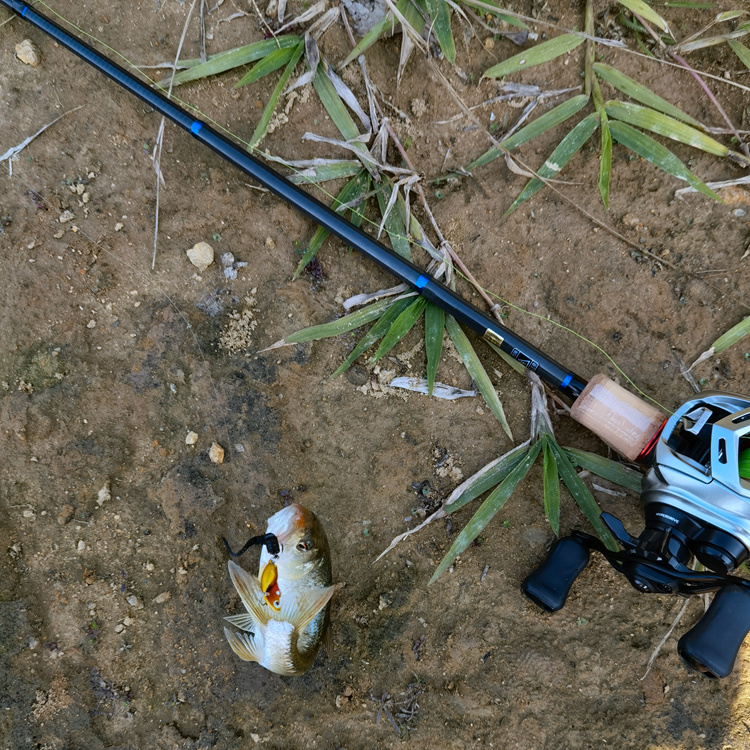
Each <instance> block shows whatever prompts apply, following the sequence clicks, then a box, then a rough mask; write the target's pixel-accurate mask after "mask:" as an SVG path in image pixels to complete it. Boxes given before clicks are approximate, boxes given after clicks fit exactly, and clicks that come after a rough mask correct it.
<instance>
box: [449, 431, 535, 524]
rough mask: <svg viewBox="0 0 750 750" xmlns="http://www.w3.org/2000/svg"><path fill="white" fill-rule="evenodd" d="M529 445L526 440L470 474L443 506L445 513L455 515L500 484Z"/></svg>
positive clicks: (521, 458)
mask: <svg viewBox="0 0 750 750" xmlns="http://www.w3.org/2000/svg"><path fill="white" fill-rule="evenodd" d="M530 445H531V441H530V440H526V441H524V442H523V443H521V445H517V446H516V447H515V448H512V449H511V450H509V451H508V452H507V453H505V454H503V455H502V456H499V457H498V458H496V459H495V460H494V461H490V463H488V464H487V465H486V466H483V467H482V468H481V469H480V470H479V471H477V472H475V473H474V474H472V475H471V476H470V477H469V478H468V479H467V480H465V481H464V482H463V483H462V484H460V485H459V486H458V487H456V489H455V490H453V492H451V494H450V497H449V498H448V499H447V500H446V501H445V505H444V506H443V510H444V511H445V513H446V514H448V513H455V512H456V511H457V510H458V509H459V508H463V507H464V505H466V504H467V503H470V502H471V501H472V500H474V499H475V498H477V497H479V496H480V495H481V494H483V493H485V492H487V490H489V489H492V487H495V486H496V485H498V484H500V482H502V481H503V480H504V479H505V477H507V476H508V474H510V472H511V471H513V469H515V468H516V466H517V465H518V463H519V462H520V461H522V460H523V458H524V457H525V456H526V454H527V453H528V450H529V446H530Z"/></svg>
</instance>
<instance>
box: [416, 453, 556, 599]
mask: <svg viewBox="0 0 750 750" xmlns="http://www.w3.org/2000/svg"><path fill="white" fill-rule="evenodd" d="M541 447H542V446H541V443H535V444H534V445H532V446H531V448H528V449H527V453H526V456H525V457H524V458H523V460H522V461H520V462H519V463H518V464H517V465H516V467H515V468H514V469H513V471H511V472H510V474H509V475H508V476H507V477H506V478H505V479H504V480H503V481H502V483H501V484H500V486H499V487H497V488H496V489H495V490H493V492H492V493H491V494H490V496H489V497H488V498H487V499H486V500H485V501H484V502H483V503H482V504H481V505H480V506H479V510H477V512H476V513H475V514H474V515H473V516H472V518H471V520H470V521H469V523H467V524H466V526H464V528H463V529H462V530H461V533H460V534H459V535H458V536H457V537H456V538H455V540H454V541H453V544H452V545H451V548H450V550H448V554H447V555H446V556H445V557H444V558H443V559H442V561H441V562H440V565H438V567H437V570H435V572H434V573H433V574H432V578H430V581H429V583H430V584H432V583H434V582H435V581H437V579H438V578H440V576H441V575H442V574H443V573H444V572H445V571H446V570H447V569H448V568H449V567H450V565H451V563H452V562H453V561H454V560H455V559H456V558H457V557H458V556H459V555H460V554H461V553H462V552H463V551H464V550H465V549H466V548H467V547H468V546H469V545H470V544H471V543H472V542H473V541H474V539H476V538H477V536H478V535H479V534H480V533H481V532H482V530H483V529H484V527H485V526H487V524H488V523H489V522H490V521H491V520H492V519H493V518H494V517H495V514H496V513H497V512H498V511H499V510H500V508H502V507H503V505H505V503H506V502H507V501H508V498H509V497H510V496H511V495H512V494H513V491H514V490H515V489H516V487H518V485H519V483H520V482H521V480H522V479H523V478H524V477H525V476H526V474H528V473H529V469H530V468H531V467H532V465H533V464H534V461H535V460H536V457H537V456H538V455H539V451H540V449H541ZM428 585H429V584H428Z"/></svg>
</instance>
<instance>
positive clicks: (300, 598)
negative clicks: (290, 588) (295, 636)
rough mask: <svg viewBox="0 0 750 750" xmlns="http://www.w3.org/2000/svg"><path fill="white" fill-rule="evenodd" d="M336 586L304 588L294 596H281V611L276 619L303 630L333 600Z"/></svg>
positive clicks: (297, 629)
mask: <svg viewBox="0 0 750 750" xmlns="http://www.w3.org/2000/svg"><path fill="white" fill-rule="evenodd" d="M334 591H336V587H335V586H328V588H324V589H304V590H303V591H300V592H299V593H298V594H297V595H296V596H294V597H284V596H283V595H282V597H281V611H280V612H278V613H277V616H276V617H274V619H278V620H284V621H285V622H290V623H291V624H292V625H294V628H295V630H296V631H297V632H298V633H300V632H302V631H303V630H304V629H305V628H306V627H307V626H308V625H309V624H310V623H311V622H312V621H313V620H314V619H315V617H316V616H317V615H318V613H319V612H320V610H322V609H323V607H325V606H326V604H328V602H329V601H331V597H332V596H333V593H334Z"/></svg>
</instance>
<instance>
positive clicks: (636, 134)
mask: <svg viewBox="0 0 750 750" xmlns="http://www.w3.org/2000/svg"><path fill="white" fill-rule="evenodd" d="M609 129H610V132H611V133H612V137H613V138H614V139H615V140H616V141H617V142H618V143H621V144H622V145H623V146H627V148H629V149H630V150H631V151H634V152H635V153H636V154H638V156H641V157H643V158H644V159H646V161H650V162H651V163H652V164H654V165H655V166H657V167H659V169H663V170H664V171H665V172H667V173H668V174H671V175H672V176H673V177H677V178H678V179H680V180H686V181H687V182H689V183H690V184H691V185H692V186H693V187H694V188H695V189H696V190H698V191H700V192H701V193H704V194H705V195H708V196H710V197H711V198H713V199H714V200H717V201H719V202H720V203H721V202H722V201H721V198H720V197H719V196H718V195H717V194H716V193H715V192H714V191H713V190H711V188H709V187H708V186H707V185H706V184H705V183H704V182H702V181H701V180H699V179H698V178H697V177H696V176H695V175H694V174H693V173H692V172H691V171H690V170H689V169H688V168H687V167H686V166H685V165H684V164H683V163H682V162H681V161H680V159H678V158H677V157H676V156H675V155H674V154H673V153H672V152H671V151H670V150H669V149H668V148H666V147H665V146H662V145H661V143H657V142H656V141H655V140H654V139H653V138H651V137H650V136H648V135H646V134H645V133H641V131H640V130H636V129H635V128H631V127H630V125H627V124H625V123H624V122H617V121H613V122H610V123H609Z"/></svg>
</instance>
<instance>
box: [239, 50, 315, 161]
mask: <svg viewBox="0 0 750 750" xmlns="http://www.w3.org/2000/svg"><path fill="white" fill-rule="evenodd" d="M304 51H305V45H304V43H303V42H300V43H299V44H298V45H297V46H296V47H295V49H294V54H293V55H292V58H291V60H289V62H288V63H287V66H286V68H285V69H284V72H283V73H282V74H281V78H279V82H278V83H277V84H276V87H275V88H274V90H273V91H272V92H271V96H269V97H268V103H267V104H266V106H265V108H264V110H263V114H262V115H261V116H260V120H258V124H257V125H256V126H255V130H254V131H253V135H252V137H251V138H250V143H249V145H248V147H247V150H248V151H253V150H254V149H255V148H256V146H257V145H258V144H259V143H260V142H261V140H262V139H263V136H264V135H265V134H266V130H268V124H269V123H270V122H271V118H272V117H273V113H274V110H275V109H276V105H277V104H278V102H279V97H280V96H281V92H282V91H283V90H284V87H285V86H286V84H287V82H288V81H289V78H290V77H291V75H292V73H293V72H294V68H295V67H296V65H297V63H298V62H299V60H300V58H301V57H302V53H303V52H304Z"/></svg>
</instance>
